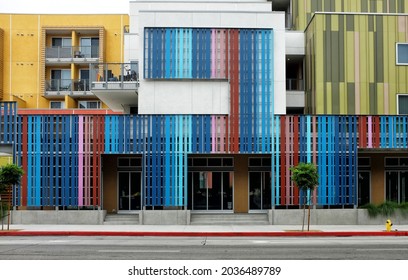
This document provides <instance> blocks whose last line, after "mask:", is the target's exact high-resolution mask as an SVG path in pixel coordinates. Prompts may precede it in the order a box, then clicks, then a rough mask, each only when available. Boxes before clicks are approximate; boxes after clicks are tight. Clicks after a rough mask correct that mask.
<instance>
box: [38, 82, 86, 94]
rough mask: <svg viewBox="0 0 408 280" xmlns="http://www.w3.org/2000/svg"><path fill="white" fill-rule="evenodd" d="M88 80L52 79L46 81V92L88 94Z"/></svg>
mask: <svg viewBox="0 0 408 280" xmlns="http://www.w3.org/2000/svg"><path fill="white" fill-rule="evenodd" d="M89 85H90V84H89V80H88V79H77V80H71V79H51V80H46V81H45V91H46V92H87V91H89V88H90V87H89Z"/></svg>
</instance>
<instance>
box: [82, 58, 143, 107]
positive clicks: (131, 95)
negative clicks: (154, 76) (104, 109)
mask: <svg viewBox="0 0 408 280" xmlns="http://www.w3.org/2000/svg"><path fill="white" fill-rule="evenodd" d="M90 77H91V91H92V93H93V94H95V96H97V97H98V98H99V99H100V100H101V101H103V102H104V103H105V104H106V105H108V106H109V108H110V109H112V110H114V111H122V112H123V111H124V107H126V106H137V104H138V88H139V67H138V62H132V63H104V64H100V63H95V64H91V67H90Z"/></svg>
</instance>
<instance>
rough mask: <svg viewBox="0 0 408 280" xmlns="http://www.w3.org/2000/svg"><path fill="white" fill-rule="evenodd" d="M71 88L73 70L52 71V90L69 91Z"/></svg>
mask: <svg viewBox="0 0 408 280" xmlns="http://www.w3.org/2000/svg"><path fill="white" fill-rule="evenodd" d="M70 87H71V70H68V69H61V70H51V90H53V91H67V90H70Z"/></svg>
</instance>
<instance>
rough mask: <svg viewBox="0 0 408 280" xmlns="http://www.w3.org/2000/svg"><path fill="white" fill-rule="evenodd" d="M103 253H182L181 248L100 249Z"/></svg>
mask: <svg viewBox="0 0 408 280" xmlns="http://www.w3.org/2000/svg"><path fill="white" fill-rule="evenodd" d="M98 252H101V253H180V252H181V251H180V250H98Z"/></svg>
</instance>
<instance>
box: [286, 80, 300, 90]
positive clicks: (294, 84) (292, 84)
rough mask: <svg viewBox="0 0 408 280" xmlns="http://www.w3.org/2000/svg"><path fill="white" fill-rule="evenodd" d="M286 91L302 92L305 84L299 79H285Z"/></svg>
mask: <svg viewBox="0 0 408 280" xmlns="http://www.w3.org/2000/svg"><path fill="white" fill-rule="evenodd" d="M286 90H293V91H304V90H305V83H304V80H301V79H286Z"/></svg>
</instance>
